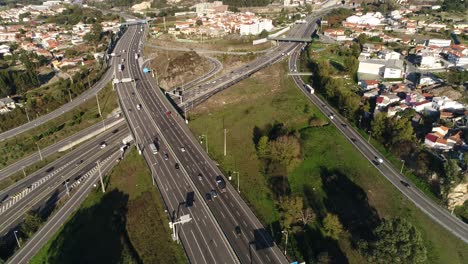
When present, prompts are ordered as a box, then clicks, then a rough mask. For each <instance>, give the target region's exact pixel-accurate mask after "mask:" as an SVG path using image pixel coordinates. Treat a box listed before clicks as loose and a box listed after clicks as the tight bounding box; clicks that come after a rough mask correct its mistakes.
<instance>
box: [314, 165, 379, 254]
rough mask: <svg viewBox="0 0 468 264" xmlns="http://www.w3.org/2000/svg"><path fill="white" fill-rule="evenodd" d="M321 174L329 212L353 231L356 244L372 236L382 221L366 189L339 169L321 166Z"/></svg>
mask: <svg viewBox="0 0 468 264" xmlns="http://www.w3.org/2000/svg"><path fill="white" fill-rule="evenodd" d="M320 175H321V177H322V182H323V190H324V191H325V192H326V194H327V197H326V199H325V200H324V204H325V207H326V208H327V210H328V212H330V213H333V214H336V215H338V217H339V219H340V222H341V224H342V225H343V227H344V228H345V229H346V230H348V231H349V232H350V233H351V242H352V244H353V246H356V242H357V241H358V240H360V239H365V240H369V239H370V238H372V230H374V228H375V227H377V225H379V223H380V218H379V215H378V214H377V211H376V210H375V209H374V208H373V207H371V206H370V205H369V202H368V199H367V194H366V193H365V191H364V190H363V189H362V188H361V187H359V186H358V185H356V184H355V183H354V182H352V181H351V180H349V179H348V178H347V177H346V175H344V174H343V173H342V172H340V171H337V170H328V169H326V168H321V172H320Z"/></svg>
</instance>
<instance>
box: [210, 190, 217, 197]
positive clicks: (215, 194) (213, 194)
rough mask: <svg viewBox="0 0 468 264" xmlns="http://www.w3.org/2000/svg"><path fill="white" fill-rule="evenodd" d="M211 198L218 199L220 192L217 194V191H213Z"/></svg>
mask: <svg viewBox="0 0 468 264" xmlns="http://www.w3.org/2000/svg"><path fill="white" fill-rule="evenodd" d="M211 197H213V198H216V197H218V192H216V190H214V189H213V190H211Z"/></svg>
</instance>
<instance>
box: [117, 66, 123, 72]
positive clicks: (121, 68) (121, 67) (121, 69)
mask: <svg viewBox="0 0 468 264" xmlns="http://www.w3.org/2000/svg"><path fill="white" fill-rule="evenodd" d="M118 67H119V72H121V71H123V69H124V65H123V64H119V65H118Z"/></svg>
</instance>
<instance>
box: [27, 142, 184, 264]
mask: <svg viewBox="0 0 468 264" xmlns="http://www.w3.org/2000/svg"><path fill="white" fill-rule="evenodd" d="M106 182H107V190H106V193H104V194H103V193H102V192H101V191H100V189H98V188H96V189H94V190H93V191H92V193H91V194H90V195H89V196H88V197H87V198H86V200H85V201H84V203H83V204H82V205H81V207H80V208H79V209H78V211H77V212H76V213H75V214H74V215H73V216H72V217H71V218H70V219H69V220H68V221H67V222H66V223H65V224H64V225H63V227H62V228H61V229H60V230H59V231H58V232H57V233H56V234H55V235H54V236H53V237H52V239H51V240H50V241H49V242H48V243H47V244H46V245H45V246H44V247H43V248H42V249H41V250H40V251H39V252H38V254H37V255H36V256H34V258H32V259H31V261H30V263H186V262H187V259H186V257H185V255H184V253H183V250H182V248H181V247H180V246H179V245H177V244H176V243H175V242H173V241H172V239H171V236H170V229H169V224H168V220H167V216H166V214H165V213H164V206H163V201H162V199H161V197H160V195H159V193H158V192H157V190H156V189H155V188H153V186H152V183H151V176H150V172H149V170H148V169H147V166H146V163H145V162H144V160H143V158H142V157H141V156H139V155H138V153H137V151H136V150H135V149H134V148H132V150H131V152H130V153H129V154H128V155H127V156H126V157H125V159H124V160H123V161H122V162H121V163H120V164H118V165H117V166H116V167H115V168H114V169H113V170H112V171H111V173H110V174H109V176H108V177H107V178H106Z"/></svg>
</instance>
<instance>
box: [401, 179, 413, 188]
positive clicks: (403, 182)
mask: <svg viewBox="0 0 468 264" xmlns="http://www.w3.org/2000/svg"><path fill="white" fill-rule="evenodd" d="M400 183H401V184H403V186H405V187H406V188H409V187H410V186H411V185H410V184H409V183H407V182H405V181H400Z"/></svg>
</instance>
